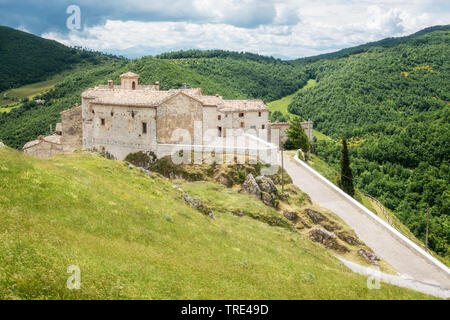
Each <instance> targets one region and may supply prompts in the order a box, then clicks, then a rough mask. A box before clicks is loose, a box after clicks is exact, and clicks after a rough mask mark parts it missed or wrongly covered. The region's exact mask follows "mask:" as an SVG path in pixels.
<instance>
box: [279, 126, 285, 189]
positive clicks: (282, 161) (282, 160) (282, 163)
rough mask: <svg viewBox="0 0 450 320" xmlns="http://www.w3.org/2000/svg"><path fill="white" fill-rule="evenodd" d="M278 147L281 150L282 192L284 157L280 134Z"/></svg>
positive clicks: (282, 187)
mask: <svg viewBox="0 0 450 320" xmlns="http://www.w3.org/2000/svg"><path fill="white" fill-rule="evenodd" d="M278 147H279V148H280V151H281V193H282V194H284V159H283V147H282V146H281V135H280V134H278Z"/></svg>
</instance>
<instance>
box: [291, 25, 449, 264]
mask: <svg viewBox="0 0 450 320" xmlns="http://www.w3.org/2000/svg"><path fill="white" fill-rule="evenodd" d="M383 43H384V42H381V43H375V44H372V45H367V46H366V47H364V50H363V51H362V52H360V53H358V54H350V55H348V56H343V57H333V58H331V59H319V60H317V61H315V62H312V63H308V64H307V65H308V70H309V71H310V72H311V73H312V74H313V75H314V78H315V79H316V80H317V84H316V85H315V86H314V87H312V88H310V89H309V90H306V91H304V92H300V93H298V94H296V95H295V96H294V97H293V101H292V103H291V104H290V105H289V108H288V110H289V111H290V112H292V113H295V114H297V115H299V116H301V117H302V118H304V119H307V118H311V119H312V120H313V121H314V126H315V129H317V130H319V131H321V132H323V133H325V134H327V135H329V136H330V137H332V138H334V139H335V141H330V140H328V141H326V140H322V141H318V142H317V143H316V146H315V152H316V153H317V154H318V155H319V157H320V158H322V159H324V160H326V161H327V162H328V163H329V164H330V165H332V166H334V167H335V168H338V166H339V159H340V142H339V138H340V137H342V136H346V137H347V138H348V139H349V141H350V152H351V157H352V159H353V165H352V167H353V172H354V175H355V176H356V183H357V186H358V188H359V189H360V190H362V191H363V192H365V193H368V194H370V195H372V196H374V197H375V198H377V199H379V200H380V201H381V202H382V203H383V204H384V205H386V206H387V207H388V208H389V209H391V210H393V211H394V212H395V214H396V215H397V217H399V218H400V220H401V221H402V222H403V223H404V224H406V225H407V226H408V227H409V228H410V229H411V231H412V232H413V233H414V234H415V236H417V237H418V238H419V239H421V240H422V241H424V240H425V229H426V212H427V210H428V208H430V212H431V217H432V218H431V222H430V239H429V245H430V247H431V248H432V249H433V250H434V251H436V252H438V253H439V254H441V255H443V256H446V257H447V258H448V257H449V255H450V250H449V243H450V232H449V230H450V216H449V212H450V189H449V185H450V178H449V173H448V172H449V166H450V158H449V155H450V143H449V141H450V121H449V119H450V96H449V94H450V82H449V81H448V79H449V77H450V65H449V61H450V60H449V54H448V53H449V52H450V45H449V44H450V27H449V26H446V27H439V28H436V29H431V30H427V31H426V32H420V33H418V34H416V35H413V36H409V37H406V38H402V39H400V40H398V41H394V40H392V41H389V45H384V44H383ZM303 63H306V62H303Z"/></svg>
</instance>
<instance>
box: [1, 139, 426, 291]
mask: <svg viewBox="0 0 450 320" xmlns="http://www.w3.org/2000/svg"><path fill="white" fill-rule="evenodd" d="M173 183H174V182H171V181H170V180H168V179H166V178H162V177H160V176H158V175H156V174H154V173H151V174H150V175H149V176H148V175H145V174H144V173H142V172H140V171H138V170H136V169H133V168H131V167H129V166H128V165H127V164H125V163H123V162H119V161H112V160H106V159H104V158H101V157H99V156H95V155H88V154H75V155H72V156H63V157H56V158H53V159H50V160H39V159H34V158H30V157H28V156H25V155H24V154H22V153H19V152H17V151H14V150H11V149H7V148H3V149H0V219H1V221H2V224H1V225H0V229H1V232H0V240H1V241H0V265H1V266H2V269H1V272H0V297H1V298H2V299H103V298H104V299H111V298H119V299H205V298H208V299H230V298H233V299H249V298H251V299H277V298H278V299H421V298H428V297H426V296H424V295H422V294H419V293H416V292H413V291H410V290H405V289H401V288H398V287H394V286H391V285H387V284H384V283H383V284H382V286H381V289H380V290H370V289H368V288H367V286H366V278H365V277H363V276H359V275H357V274H355V273H352V272H350V271H349V270H348V269H347V268H346V267H344V266H343V265H342V264H341V263H340V262H339V261H338V260H337V259H336V258H335V257H333V256H332V255H331V254H330V252H329V251H327V250H326V249H324V248H323V247H322V246H320V245H318V244H315V243H313V242H311V241H309V240H307V239H306V238H305V237H304V236H302V235H301V234H300V233H298V232H293V231H291V230H290V229H289V228H284V227H281V226H280V227H277V226H270V225H269V224H267V223H265V222H263V221H259V219H254V218H251V217H250V216H251V215H252V214H253V215H255V216H259V215H260V214H262V213H263V212H264V214H267V215H275V214H276V212H271V211H270V210H272V209H270V208H269V207H265V206H263V207H264V208H261V202H260V201H257V200H255V199H253V198H251V197H250V196H247V195H244V194H239V193H237V192H235V191H233V190H232V189H228V188H226V187H224V186H222V185H219V184H216V183H212V182H209V185H208V186H207V187H206V186H205V184H204V183H188V182H183V181H179V182H175V183H180V185H181V187H182V188H183V189H185V190H187V191H188V192H189V193H190V194H192V195H195V196H199V197H201V198H202V199H205V201H207V203H208V205H210V206H212V207H213V213H214V216H215V220H213V219H211V218H209V217H208V216H207V215H204V214H203V213H201V212H199V211H197V210H195V209H194V208H192V207H190V206H188V205H187V204H186V203H185V202H184V201H183V199H182V195H181V193H180V191H179V190H178V188H176V187H175V188H174V186H173ZM213 191H214V192H213ZM219 194H224V195H225V197H222V196H221V197H220V199H219V198H218V195H219ZM225 199H226V200H227V201H224V200H225ZM242 203H245V204H246V205H245V207H242V206H241V204H242ZM235 204H239V207H242V208H244V209H245V210H246V211H247V212H248V213H249V215H248V216H247V215H244V216H239V215H236V214H233V212H232V211H233V210H232V209H233V206H234V205H235ZM227 208H228V209H227ZM230 210H231V211H230ZM286 221H287V220H286ZM70 265H77V266H79V267H80V270H81V283H82V285H81V290H67V289H66V287H65V286H66V280H67V278H68V276H69V274H68V273H67V272H66V271H67V268H68V266H70ZM336 284H339V285H336Z"/></svg>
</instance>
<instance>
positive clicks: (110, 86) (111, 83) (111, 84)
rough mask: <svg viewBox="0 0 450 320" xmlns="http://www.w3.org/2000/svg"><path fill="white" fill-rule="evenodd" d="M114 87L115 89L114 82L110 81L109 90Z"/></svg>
mask: <svg viewBox="0 0 450 320" xmlns="http://www.w3.org/2000/svg"><path fill="white" fill-rule="evenodd" d="M113 87H114V85H113V81H112V80H108V88H109V89H112V88H113Z"/></svg>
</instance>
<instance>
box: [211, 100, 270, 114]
mask: <svg viewBox="0 0 450 320" xmlns="http://www.w3.org/2000/svg"><path fill="white" fill-rule="evenodd" d="M268 110H269V108H267V106H266V105H265V104H264V102H263V101H262V100H223V107H222V108H219V111H221V112H239V111H268Z"/></svg>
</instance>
